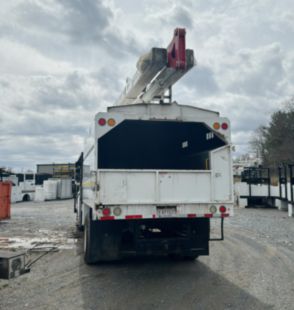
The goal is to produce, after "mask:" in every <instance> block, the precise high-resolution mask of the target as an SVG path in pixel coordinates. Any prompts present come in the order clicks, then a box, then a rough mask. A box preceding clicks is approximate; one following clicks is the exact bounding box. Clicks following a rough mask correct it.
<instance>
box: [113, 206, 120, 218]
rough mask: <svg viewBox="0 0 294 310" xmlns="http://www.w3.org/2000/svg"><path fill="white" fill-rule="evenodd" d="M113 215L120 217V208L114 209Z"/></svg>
mask: <svg viewBox="0 0 294 310" xmlns="http://www.w3.org/2000/svg"><path fill="white" fill-rule="evenodd" d="M113 214H114V215H115V216H120V215H121V208H120V207H116V208H114V210H113Z"/></svg>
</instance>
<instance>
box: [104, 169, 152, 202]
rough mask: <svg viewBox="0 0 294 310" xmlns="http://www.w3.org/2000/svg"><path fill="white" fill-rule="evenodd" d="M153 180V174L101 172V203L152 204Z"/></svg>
mask: <svg viewBox="0 0 294 310" xmlns="http://www.w3.org/2000/svg"><path fill="white" fill-rule="evenodd" d="M155 179H156V174H155V172H113V171H112V172H101V173H100V199H101V203H103V204H104V203H105V204H124V203H153V202H154V200H155V192H156V188H155Z"/></svg>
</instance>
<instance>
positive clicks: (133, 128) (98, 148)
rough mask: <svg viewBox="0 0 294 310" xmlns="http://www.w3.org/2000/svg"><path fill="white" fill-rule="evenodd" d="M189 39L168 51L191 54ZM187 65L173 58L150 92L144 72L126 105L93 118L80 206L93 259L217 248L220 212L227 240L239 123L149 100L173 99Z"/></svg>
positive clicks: (81, 172)
mask: <svg viewBox="0 0 294 310" xmlns="http://www.w3.org/2000/svg"><path fill="white" fill-rule="evenodd" d="M177 31H178V32H177ZM180 31H183V30H182V29H176V32H175V36H176V34H179V33H180V34H181V32H180ZM180 39H181V38H180ZM180 39H179V38H176V39H174V40H173V41H172V43H174V45H175V48H174V46H173V44H171V47H170V48H168V49H167V56H169V51H171V52H173V49H174V55H175V57H177V55H178V57H179V58H181V57H182V59H183V54H182V56H181V55H179V53H180V52H179V51H181V50H182V49H181V42H180V43H179V40H180ZM178 43H179V44H180V46H177V44H178ZM184 51H185V56H186V57H189V55H190V56H191V53H190V54H189V52H187V51H188V50H185V49H184ZM153 52H154V49H153V50H152V52H151V53H153ZM192 56H193V54H192ZM186 59H187V58H186ZM186 59H185V60H186ZM191 59H192V58H191ZM178 60H179V59H178ZM180 60H181V59H180ZM157 64H158V63H157ZM177 64H179V61H178V62H177ZM177 64H176V65H175V66H173V65H172V64H170V62H169V61H167V65H166V66H165V67H164V68H163V69H162V68H161V69H160V73H159V74H157V75H156V77H155V78H153V79H151V81H150V80H149V81H148V83H149V85H151V86H149V87H145V90H144V91H143V92H142V90H140V87H141V86H140V85H139V84H140V83H141V82H142V79H143V78H145V77H146V72H140V73H141V76H140V75H138V73H137V74H136V76H135V79H134V80H133V82H132V84H131V88H130V89H126V90H125V94H126V95H125V96H122V97H121V99H120V105H117V106H112V107H109V108H108V109H107V112H105V113H102V112H100V113H98V114H96V116H95V118H94V120H93V122H92V126H91V129H90V133H89V136H88V138H87V139H86V146H85V150H84V152H83V153H82V154H81V156H80V158H79V160H78V162H77V164H76V167H77V169H76V181H77V185H78V188H79V191H78V193H77V195H76V197H75V198H76V199H75V211H76V212H77V222H78V226H79V227H80V228H83V230H84V258H85V262H86V263H95V262H99V261H107V260H117V259H120V258H121V257H124V256H128V255H154V254H155V255H156V254H168V255H171V256H180V257H183V258H187V259H194V258H196V257H197V256H199V255H208V254H209V241H210V240H211V238H210V220H211V218H216V219H219V221H220V224H221V229H222V230H221V234H222V236H221V238H220V239H218V240H222V239H223V220H224V218H225V217H228V216H230V215H231V214H232V213H233V200H234V197H233V175H232V157H231V138H230V123H229V120H228V119H227V118H223V117H220V115H219V113H217V112H213V111H208V110H204V109H200V108H196V107H192V106H186V105H179V104H177V103H175V102H173V103H172V102H171V98H169V99H170V102H168V103H165V104H158V103H150V102H144V100H142V98H143V97H145V98H149V97H150V96H148V90H151V91H152V98H155V96H156V98H157V97H158V95H159V97H160V98H159V100H160V101H164V99H165V95H164V93H163V89H164V90H166V87H163V86H162V85H163V84H164V82H165V81H166V83H167V84H166V85H167V86H168V87H170V86H171V85H172V84H173V83H174V82H175V81H176V80H177V79H178V78H179V76H180V75H181V74H184V73H186V71H187V70H185V68H187V66H186V67H184V70H183V68H182V67H179V66H178V65H177ZM164 71H165V73H164ZM179 71H180V72H179ZM175 75H176V77H174V78H173V76H175ZM158 76H160V79H159V81H158V80H156V79H157V77H158ZM140 78H141V80H140ZM148 79H149V77H148ZM145 82H146V81H145ZM136 88H137V89H139V91H138V93H139V96H137V97H136V99H135V100H134V102H133V103H130V98H126V97H127V96H129V94H130V93H132V94H134V93H136V92H137V89H136ZM161 103H162V102H161Z"/></svg>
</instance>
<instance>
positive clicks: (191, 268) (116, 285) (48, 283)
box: [0, 200, 294, 310]
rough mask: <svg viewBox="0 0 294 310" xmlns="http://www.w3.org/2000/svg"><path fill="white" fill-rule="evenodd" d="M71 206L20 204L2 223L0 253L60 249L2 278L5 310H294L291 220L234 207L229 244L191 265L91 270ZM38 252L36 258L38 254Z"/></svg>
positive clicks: (215, 246) (143, 262) (165, 262)
mask: <svg viewBox="0 0 294 310" xmlns="http://www.w3.org/2000/svg"><path fill="white" fill-rule="evenodd" d="M74 220H75V215H74V214H73V213H72V201H71V200H67V201H58V202H46V203H33V202H29V203H19V204H14V205H13V206H12V219H11V220H10V221H5V222H0V248H4V249H7V248H9V249H11V250H13V249H16V248H19V247H22V248H23V247H25V248H29V247H31V246H32V244H33V243H34V242H46V243H49V244H51V245H56V246H58V247H59V251H58V252H56V253H50V254H48V255H46V256H44V257H43V258H42V259H40V260H39V261H38V262H36V263H35V264H34V265H33V266H32V270H31V272H30V273H28V274H25V275H22V276H21V277H19V278H16V279H12V280H10V281H7V280H0V309H1V310H2V309H3V310H5V309H9V310H13V309H289V310H292V309H293V304H294V285H293V283H294V245H293V242H294V219H293V218H288V216H287V213H286V212H281V211H277V210H274V209H235V216H234V217H233V218H231V219H228V220H226V223H225V240H224V241H223V242H214V243H211V247H210V256H208V257H200V258H199V259H198V260H196V261H194V262H175V261H171V260H169V259H168V258H165V257H161V258H148V259H147V258H136V259H135V258H133V259H125V260H124V261H121V262H118V263H108V264H100V265H95V266H86V265H85V264H84V263H83V258H82V253H81V252H82V251H81V239H80V238H79V237H80V236H79V235H78V234H77V233H76V231H75V227H74ZM36 255H37V254H34V257H35V256H36Z"/></svg>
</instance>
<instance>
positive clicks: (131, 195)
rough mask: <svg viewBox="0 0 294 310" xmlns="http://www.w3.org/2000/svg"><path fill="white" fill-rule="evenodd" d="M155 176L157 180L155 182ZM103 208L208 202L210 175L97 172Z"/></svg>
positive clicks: (206, 172) (179, 172)
mask: <svg viewBox="0 0 294 310" xmlns="http://www.w3.org/2000/svg"><path fill="white" fill-rule="evenodd" d="M157 175H158V180H157ZM99 185H100V190H99V200H100V203H102V204H146V203H151V204H157V203H159V204H165V203H166V204H170V203H177V204H181V203H197V202H199V203H200V202H210V201H211V173H210V171H205V172H203V171H202V172H197V171H185V172H182V171H173V172H171V171H164V172H163V171H159V172H157V171H146V170H145V171H144V170H141V171H130V170H128V171H110V170H109V171H106V170H103V171H100V172H99Z"/></svg>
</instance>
